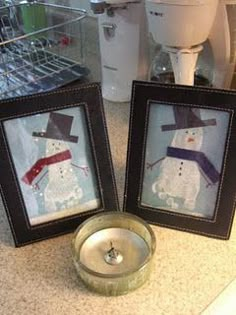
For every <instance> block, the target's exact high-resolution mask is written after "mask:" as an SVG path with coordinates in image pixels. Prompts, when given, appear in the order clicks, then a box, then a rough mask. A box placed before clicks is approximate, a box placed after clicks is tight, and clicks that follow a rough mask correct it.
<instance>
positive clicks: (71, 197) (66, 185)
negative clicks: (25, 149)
mask: <svg viewBox="0 0 236 315" xmlns="http://www.w3.org/2000/svg"><path fill="white" fill-rule="evenodd" d="M65 150H69V146H68V144H67V142H65V141H62V140H54V139H47V142H46V157H49V156H52V155H54V154H57V153H60V152H63V151H65ZM71 162H72V161H71V159H67V160H65V161H61V162H57V163H54V164H51V165H49V166H48V184H47V186H46V188H45V191H44V200H45V207H46V209H47V211H49V212H53V211H57V210H60V209H64V208H72V207H76V206H78V205H79V204H80V199H81V198H82V196H83V192H82V189H81V187H80V186H79V182H78V179H77V176H76V174H75V172H74V169H73V168H72V165H71Z"/></svg>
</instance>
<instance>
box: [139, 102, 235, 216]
mask: <svg viewBox="0 0 236 315" xmlns="http://www.w3.org/2000/svg"><path fill="white" fill-rule="evenodd" d="M173 108H174V107H173V106H172V105H168V104H159V103H156V102H153V103H151V104H150V112H149V121H148V130H147V139H146V151H145V163H144V170H143V184H142V194H141V205H143V206H147V207H152V208H158V209H163V210H168V211H173V212H177V213H181V214H187V215H193V216H198V217H204V218H209V219H211V218H213V216H214V211H215V208H216V201H217V193H218V190H219V185H220V181H219V182H217V183H216V184H215V185H209V186H208V187H207V185H206V180H205V179H204V177H203V176H200V183H199V185H200V190H199V193H198V195H197V198H196V202H195V206H194V208H193V209H191V210H189V209H188V208H186V207H185V205H184V199H183V198H182V196H180V197H175V198H174V199H175V202H176V204H178V208H172V207H170V206H169V205H168V204H167V201H166V199H163V198H160V197H159V196H158V194H156V193H154V192H153V189H152V186H153V184H154V183H155V181H157V180H158V178H159V177H160V176H161V172H162V166H161V165H162V163H163V161H164V160H166V159H164V160H162V161H160V162H159V163H158V164H157V165H155V166H153V168H152V170H151V169H148V168H147V165H148V163H153V162H154V161H157V160H159V159H162V158H163V157H164V158H165V157H166V152H167V147H168V146H170V145H171V144H172V141H173V138H174V136H175V133H176V130H170V131H162V130H161V126H163V125H167V124H175V117H174V111H173ZM200 114H201V119H202V120H204V119H212V118H214V119H216V126H205V127H203V128H202V131H203V134H202V144H201V149H200V151H201V152H203V153H204V154H205V156H206V157H207V158H208V159H209V160H210V161H211V162H212V164H213V165H214V167H215V168H216V170H217V171H218V172H219V173H221V169H222V163H223V157H224V149H225V141H226V136H227V130H228V124H229V113H228V112H226V111H225V112H224V111H219V110H212V109H203V108H201V109H200ZM195 129H196V128H195ZM185 165H186V163H185ZM175 172H178V170H177V169H173V170H171V171H170V173H172V175H173V176H171V177H170V178H169V181H170V182H171V181H173V180H175V179H174V173H175ZM191 175H192V174H191V173H190V174H189V178H190V180H189V184H190V185H196V183H194V181H193V180H191ZM176 185H178V183H177V182H176ZM167 199H168V198H167Z"/></svg>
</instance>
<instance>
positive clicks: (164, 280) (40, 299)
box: [0, 32, 236, 315]
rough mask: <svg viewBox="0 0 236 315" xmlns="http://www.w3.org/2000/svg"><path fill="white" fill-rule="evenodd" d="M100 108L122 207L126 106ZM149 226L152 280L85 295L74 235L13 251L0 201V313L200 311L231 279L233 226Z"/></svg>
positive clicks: (92, 49) (175, 314) (91, 49)
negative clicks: (118, 291)
mask: <svg viewBox="0 0 236 315" xmlns="http://www.w3.org/2000/svg"><path fill="white" fill-rule="evenodd" d="M92 33H93V32H92ZM93 36H94V40H93V38H92V39H91V38H90V43H89V45H88V47H87V48H86V49H87V50H86V51H85V53H86V56H89V54H93V53H94V54H97V46H96V45H95V44H94V42H95V39H97V35H96V33H93ZM91 43H93V44H94V46H93V45H92V46H90V45H91ZM87 62H88V64H89V62H91V59H89V58H87ZM91 67H93V65H92V64H91ZM92 75H93V78H92V79H96V78H97V76H98V74H96V73H95V74H94V73H92ZM104 106H105V113H106V119H107V126H108V132H109V138H110V145H111V152H112V157H113V164H114V169H115V175H116V180H117V188H118V194H119V200H120V204H121V207H122V201H123V190H124V179H125V164H126V150H127V137H128V123H129V104H127V103H125V104H124V103H123V104H116V103H108V102H106V101H105V102H104ZM152 227H153V230H154V232H155V235H156V239H157V251H156V254H155V266H154V269H153V272H152V275H151V278H150V280H149V281H148V282H147V283H146V284H145V285H144V286H143V287H141V288H139V289H138V290H136V291H134V292H132V293H130V294H128V295H125V296H120V297H103V296H99V295H97V294H94V293H91V292H89V291H88V290H87V289H86V288H85V287H84V285H83V284H82V283H81V281H80V280H79V279H78V277H77V274H76V271H75V268H74V266H73V263H72V259H71V247H70V245H71V239H72V234H67V235H65V236H60V237H56V238H53V239H50V240H46V241H42V242H38V243H34V244H32V245H28V246H25V247H22V248H15V247H14V245H13V240H12V236H11V232H10V228H9V225H8V221H7V218H6V214H5V211H4V208H3V205H2V203H0V314H1V315H15V314H17V315H29V314H30V315H39V314H40V315H56V314H57V315H66V314H68V315H74V314H76V315H90V314H96V315H100V314H101V315H111V314H112V315H152V314H153V315H159V314H160V315H161V314H164V315H168V314H171V315H192V314H200V313H201V312H202V311H203V310H204V309H205V308H206V307H207V306H208V305H209V303H211V302H212V301H213V300H214V299H215V297H216V296H217V295H218V294H219V293H220V292H221V291H222V290H223V289H224V287H225V286H226V285H228V284H229V283H230V282H231V281H232V280H233V279H234V278H236V223H234V225H233V229H232V233H231V238H230V240H229V241H221V240H215V239H210V238H206V237H202V236H198V235H193V234H189V233H184V232H179V231H175V230H171V229H166V228H161V227H156V226H152Z"/></svg>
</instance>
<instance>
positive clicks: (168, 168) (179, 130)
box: [147, 106, 220, 211]
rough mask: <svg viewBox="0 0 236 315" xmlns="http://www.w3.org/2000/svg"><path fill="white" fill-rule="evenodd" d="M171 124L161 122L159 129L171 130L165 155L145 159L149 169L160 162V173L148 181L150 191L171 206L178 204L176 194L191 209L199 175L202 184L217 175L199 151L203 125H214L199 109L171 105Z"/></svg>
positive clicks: (215, 180)
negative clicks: (149, 161) (202, 181)
mask: <svg viewBox="0 0 236 315" xmlns="http://www.w3.org/2000/svg"><path fill="white" fill-rule="evenodd" d="M174 117H175V124H171V125H163V126H161V129H162V131H163V132H168V131H173V130H176V131H175V134H174V137H173V139H172V142H171V145H170V146H168V147H167V151H166V156H165V157H163V158H161V159H159V160H157V161H155V162H153V163H147V169H150V170H152V169H153V167H154V166H155V165H157V164H158V163H160V174H159V176H158V177H157V178H156V180H155V181H154V182H153V184H152V192H153V193H154V194H157V196H158V197H159V198H160V199H161V200H163V201H165V203H166V204H167V205H168V206H169V207H170V208H171V209H173V210H177V209H178V208H179V203H178V200H179V198H181V199H183V200H184V203H183V206H184V208H186V209H187V210H189V211H192V210H194V208H195V205H196V199H197V196H198V194H199V191H200V181H201V176H203V178H204V179H205V181H206V188H208V187H211V186H212V185H215V184H216V183H217V182H218V181H219V178H220V174H219V172H218V171H217V170H216V168H215V167H214V165H213V164H212V162H211V161H210V160H209V159H208V158H207V156H206V155H205V154H204V153H203V152H201V147H202V143H203V128H204V127H206V126H216V120H215V119H206V120H202V119H201V117H200V109H198V108H185V107H177V106H174Z"/></svg>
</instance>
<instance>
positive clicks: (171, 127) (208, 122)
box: [161, 119, 216, 131]
mask: <svg viewBox="0 0 236 315" xmlns="http://www.w3.org/2000/svg"><path fill="white" fill-rule="evenodd" d="M207 126H216V120H215V119H206V120H202V121H201V123H199V124H191V125H181V126H179V125H177V124H173V125H163V126H161V130H162V131H171V130H179V129H189V128H200V127H207Z"/></svg>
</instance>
